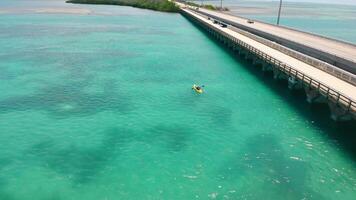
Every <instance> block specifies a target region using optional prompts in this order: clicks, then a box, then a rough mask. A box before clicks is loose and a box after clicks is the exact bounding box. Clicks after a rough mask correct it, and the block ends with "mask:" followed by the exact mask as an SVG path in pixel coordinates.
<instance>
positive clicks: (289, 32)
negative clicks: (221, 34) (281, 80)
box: [199, 8, 356, 62]
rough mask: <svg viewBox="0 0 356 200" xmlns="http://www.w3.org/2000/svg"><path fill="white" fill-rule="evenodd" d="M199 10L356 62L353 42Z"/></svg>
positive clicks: (201, 9)
mask: <svg viewBox="0 0 356 200" xmlns="http://www.w3.org/2000/svg"><path fill="white" fill-rule="evenodd" d="M199 11H201V12H205V13H208V14H211V15H214V16H218V17H220V18H224V19H228V20H231V21H234V22H237V23H240V24H243V25H244V26H247V27H250V28H254V29H257V30H260V31H263V32H265V33H269V34H273V35H275V36H278V37H281V38H285V39H288V40H292V41H294V42H297V43H301V44H304V45H306V46H310V47H312V48H315V49H319V50H321V51H324V52H328V53H330V54H332V55H336V56H338V57H341V58H344V59H347V60H350V61H352V62H356V45H353V44H349V43H346V42H341V41H337V40H333V39H329V38H325V37H320V36H317V35H313V34H309V33H305V32H301V31H297V30H293V29H289V28H286V27H280V26H275V25H272V24H266V23H261V22H258V21H255V22H254V23H253V24H249V23H247V21H246V19H245V18H242V17H237V16H232V15H229V14H224V13H221V12H216V11H210V10H207V9H203V8H200V9H199Z"/></svg>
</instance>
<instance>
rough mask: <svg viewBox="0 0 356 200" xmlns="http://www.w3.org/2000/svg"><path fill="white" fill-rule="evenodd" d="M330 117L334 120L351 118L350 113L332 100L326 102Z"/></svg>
mask: <svg viewBox="0 0 356 200" xmlns="http://www.w3.org/2000/svg"><path fill="white" fill-rule="evenodd" d="M328 105H329V108H330V113H331V116H330V117H331V119H333V120H335V121H348V120H351V119H352V117H351V115H350V114H349V113H348V112H347V110H345V109H343V108H342V107H341V106H339V105H338V104H336V103H334V102H328Z"/></svg>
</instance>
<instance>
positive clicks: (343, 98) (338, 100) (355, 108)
mask: <svg viewBox="0 0 356 200" xmlns="http://www.w3.org/2000/svg"><path fill="white" fill-rule="evenodd" d="M185 13H186V14H188V15H189V13H187V12H185ZM189 16H190V17H193V18H194V19H195V20H196V21H199V22H201V23H204V24H206V26H202V27H204V28H208V29H209V28H210V29H212V30H214V31H215V32H218V33H219V34H221V35H222V36H224V37H225V38H227V39H229V40H230V41H232V42H233V43H234V44H237V45H239V46H240V47H243V48H245V49H246V50H248V51H249V52H251V53H253V54H255V55H256V56H257V57H258V58H260V59H262V60H264V61H266V62H268V63H270V64H273V65H274V66H277V67H278V68H279V70H280V71H281V72H283V73H285V74H286V75H287V76H289V77H294V78H297V79H298V80H300V81H301V83H302V84H303V85H305V86H307V87H309V88H313V89H315V90H317V91H318V92H319V93H320V94H321V95H323V96H324V97H325V98H326V99H328V100H330V101H332V102H334V103H335V104H337V105H339V106H342V107H343V108H344V109H345V110H346V111H347V112H350V113H352V114H354V115H356V102H354V101H353V100H351V98H349V97H348V96H347V95H344V94H341V93H340V92H338V91H336V90H334V89H332V88H330V87H329V86H327V85H325V84H323V83H321V82H319V81H316V80H314V79H313V78H311V77H309V76H308V75H306V74H304V73H302V72H300V71H298V70H296V69H294V68H293V67H291V66H290V65H288V64H286V63H283V62H281V61H279V60H277V59H275V58H274V57H272V56H270V55H268V54H266V53H264V52H262V51H260V50H258V49H256V48H254V47H253V46H251V45H249V44H247V43H245V42H243V41H241V40H239V39H237V38H235V37H233V36H231V35H229V34H227V33H225V32H223V31H221V30H220V29H218V28H217V27H215V26H212V25H211V24H208V23H206V22H204V21H203V20H201V19H199V18H197V17H195V16H194V15H189Z"/></svg>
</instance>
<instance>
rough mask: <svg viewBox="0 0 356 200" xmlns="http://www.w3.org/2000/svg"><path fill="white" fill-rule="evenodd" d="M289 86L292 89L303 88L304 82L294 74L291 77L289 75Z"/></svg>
mask: <svg viewBox="0 0 356 200" xmlns="http://www.w3.org/2000/svg"><path fill="white" fill-rule="evenodd" d="M288 88H289V89H290V90H293V89H301V88H302V84H301V83H300V81H299V80H298V79H296V78H295V77H294V76H290V77H288Z"/></svg>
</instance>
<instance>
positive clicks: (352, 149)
mask: <svg viewBox="0 0 356 200" xmlns="http://www.w3.org/2000/svg"><path fill="white" fill-rule="evenodd" d="M188 21H190V20H189V19H188ZM190 22H191V23H192V24H193V25H194V26H195V27H197V28H198V29H199V30H200V31H201V32H202V33H203V34H204V35H205V36H206V37H208V38H209V39H211V40H212V41H213V42H214V43H215V44H216V45H218V46H219V47H221V48H222V49H223V50H224V51H225V52H226V53H227V54H229V55H230V56H231V57H232V58H233V59H234V60H235V61H236V62H237V63H239V64H240V65H242V66H243V68H244V69H245V70H247V71H249V72H250V73H251V74H253V75H254V76H255V77H256V80H257V81H259V82H260V83H261V84H263V85H265V86H266V87H268V88H269V89H270V90H271V91H273V92H274V93H276V94H278V95H279V96H281V97H282V98H283V100H284V101H285V102H286V103H288V105H289V106H290V107H292V108H293V109H294V110H295V111H296V112H298V113H299V114H300V115H302V116H303V117H304V118H305V119H306V120H308V121H311V122H313V125H314V126H315V127H317V128H318V129H320V130H322V132H323V133H325V135H322V136H323V137H325V138H326V139H329V140H334V141H336V142H337V143H338V144H339V146H340V149H342V150H344V151H345V152H346V153H347V154H348V156H350V158H351V159H352V160H353V161H354V162H355V161H356V145H355V144H356V122H355V120H352V121H344V122H336V121H333V120H332V119H331V117H330V109H329V107H328V105H327V104H321V103H313V104H310V103H308V102H307V101H306V94H305V92H304V90H290V89H288V82H287V80H275V79H273V73H272V72H263V71H262V67H261V66H258V65H253V64H252V62H251V61H249V60H245V59H244V58H243V57H241V56H239V55H238V54H237V53H236V52H234V51H233V50H232V49H229V48H228V47H227V46H225V45H224V44H223V43H221V42H219V41H218V40H217V39H216V38H214V37H213V36H212V35H210V34H209V33H208V32H206V31H205V30H204V29H203V28H202V27H200V26H198V25H196V24H195V23H194V22H192V21H190Z"/></svg>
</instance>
